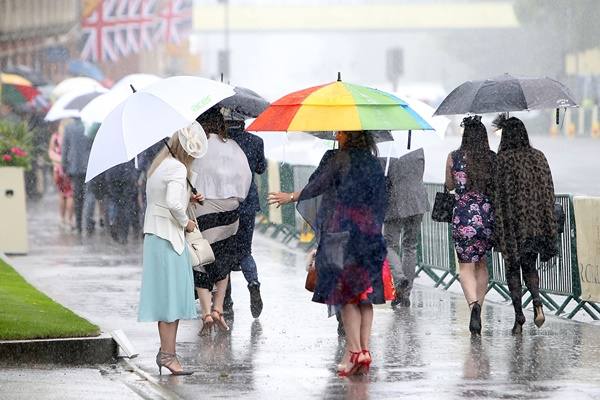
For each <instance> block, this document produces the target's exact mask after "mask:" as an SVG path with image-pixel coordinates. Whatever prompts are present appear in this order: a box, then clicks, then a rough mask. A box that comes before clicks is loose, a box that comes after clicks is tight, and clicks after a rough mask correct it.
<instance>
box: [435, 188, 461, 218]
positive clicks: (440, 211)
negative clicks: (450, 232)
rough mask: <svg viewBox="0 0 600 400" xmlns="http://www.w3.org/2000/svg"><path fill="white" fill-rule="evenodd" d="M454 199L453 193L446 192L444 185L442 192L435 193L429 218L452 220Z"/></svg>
mask: <svg viewBox="0 0 600 400" xmlns="http://www.w3.org/2000/svg"><path fill="white" fill-rule="evenodd" d="M455 201H456V199H455V198H454V195H453V194H452V193H448V190H447V189H446V187H445V186H444V191H443V192H437V193H436V194H435V201H434V203H433V210H432V211H431V219H432V220H434V221H437V222H452V212H453V211H454V203H455Z"/></svg>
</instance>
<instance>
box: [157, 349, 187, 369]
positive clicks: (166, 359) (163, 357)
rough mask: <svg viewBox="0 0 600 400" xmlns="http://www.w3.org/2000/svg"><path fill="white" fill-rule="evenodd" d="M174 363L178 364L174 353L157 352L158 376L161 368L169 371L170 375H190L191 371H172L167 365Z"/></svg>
mask: <svg viewBox="0 0 600 400" xmlns="http://www.w3.org/2000/svg"><path fill="white" fill-rule="evenodd" d="M174 361H177V362H179V360H178V359H177V354H175V353H167V352H164V351H160V350H159V351H158V354H156V365H157V366H158V374H159V375H162V367H165V368H166V369H168V370H169V371H171V375H192V374H193V372H192V371H184V370H181V371H173V370H172V369H171V367H169V365H171V364H172V363H173V362H174ZM180 365H181V364H180Z"/></svg>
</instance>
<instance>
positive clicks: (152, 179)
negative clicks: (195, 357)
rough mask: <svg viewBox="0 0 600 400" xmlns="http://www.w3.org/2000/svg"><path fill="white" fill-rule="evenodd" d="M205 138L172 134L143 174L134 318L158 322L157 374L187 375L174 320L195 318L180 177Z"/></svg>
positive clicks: (198, 133)
mask: <svg viewBox="0 0 600 400" xmlns="http://www.w3.org/2000/svg"><path fill="white" fill-rule="evenodd" d="M206 143H207V139H206V134H205V133H204V131H203V130H202V127H201V126H200V125H199V124H197V123H194V124H193V125H192V126H190V127H188V128H184V129H180V130H179V131H177V132H176V133H175V134H174V135H173V136H172V137H171V140H170V141H169V145H168V150H167V148H165V149H164V150H163V151H162V152H161V153H159V154H158V155H157V156H156V158H155V159H154V161H153V162H152V165H151V166H150V168H149V170H148V180H147V181H146V199H147V205H146V214H145V216H144V258H143V263H144V270H143V273H142V288H141V290H140V304H139V309H138V312H139V314H138V320H139V321H141V322H154V321H156V322H158V334H159V336H160V349H159V350H158V354H157V355H156V365H157V366H158V371H159V373H161V374H162V367H166V368H167V369H168V370H169V371H171V373H172V374H173V375H191V372H189V371H184V370H183V368H182V367H181V364H180V363H179V360H178V359H177V352H176V351H175V350H176V345H177V328H178V327H179V320H180V319H195V318H197V313H196V303H195V301H194V276H193V274H192V263H191V259H190V254H189V253H188V249H187V247H186V243H185V236H184V231H186V232H192V231H193V230H194V229H195V228H196V221H194V220H192V219H190V218H189V217H188V216H187V212H186V210H187V207H188V203H189V201H190V197H191V199H192V200H194V201H201V200H203V196H202V195H194V196H191V193H190V192H189V191H188V187H187V182H186V178H187V176H188V175H190V168H189V167H190V165H191V163H192V160H194V159H195V158H198V157H201V156H202V155H204V154H205V153H206V148H207V146H206Z"/></svg>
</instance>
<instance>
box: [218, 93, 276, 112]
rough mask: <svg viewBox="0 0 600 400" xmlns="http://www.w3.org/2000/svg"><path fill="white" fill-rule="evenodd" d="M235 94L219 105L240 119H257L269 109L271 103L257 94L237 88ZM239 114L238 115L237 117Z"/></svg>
mask: <svg viewBox="0 0 600 400" xmlns="http://www.w3.org/2000/svg"><path fill="white" fill-rule="evenodd" d="M234 90H235V94H234V95H233V96H231V97H228V98H226V99H225V100H223V101H221V102H220V103H219V104H220V105H221V107H224V108H226V109H228V110H230V111H231V112H232V114H233V115H232V117H236V116H237V117H238V119H246V118H256V117H258V115H259V114H260V113H262V112H263V111H264V110H265V108H267V107H268V105H269V102H268V101H267V100H265V99H264V98H263V97H262V96H260V95H259V94H257V93H256V92H254V91H252V90H250V89H247V88H244V87H240V86H237V87H236V88H235V89H234ZM236 114H237V115H236Z"/></svg>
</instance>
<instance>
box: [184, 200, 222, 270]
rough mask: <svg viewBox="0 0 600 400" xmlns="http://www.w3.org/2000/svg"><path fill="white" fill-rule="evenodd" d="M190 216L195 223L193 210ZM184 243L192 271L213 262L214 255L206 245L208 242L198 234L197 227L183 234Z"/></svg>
mask: <svg viewBox="0 0 600 400" xmlns="http://www.w3.org/2000/svg"><path fill="white" fill-rule="evenodd" d="M192 216H193V219H194V221H196V216H195V214H194V211H193V209H192ZM185 241H186V245H187V246H188V250H189V253H190V257H191V259H192V267H194V269H198V268H197V267H201V266H203V265H206V264H210V263H213V262H215V253H213V250H212V247H210V243H208V240H206V239H204V236H202V232H200V229H198V227H196V228H194V230H193V231H192V232H186V233H185ZM200 270H201V269H200Z"/></svg>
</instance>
